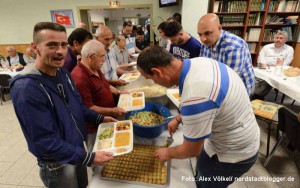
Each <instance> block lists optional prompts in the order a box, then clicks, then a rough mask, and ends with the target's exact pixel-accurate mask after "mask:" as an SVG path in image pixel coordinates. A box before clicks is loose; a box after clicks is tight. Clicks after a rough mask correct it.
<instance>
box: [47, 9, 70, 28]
mask: <svg viewBox="0 0 300 188" xmlns="http://www.w3.org/2000/svg"><path fill="white" fill-rule="evenodd" d="M50 13H51V19H52V22H53V23H57V24H60V25H63V26H65V27H75V22H74V17H73V11H72V10H71V9H70V10H50Z"/></svg>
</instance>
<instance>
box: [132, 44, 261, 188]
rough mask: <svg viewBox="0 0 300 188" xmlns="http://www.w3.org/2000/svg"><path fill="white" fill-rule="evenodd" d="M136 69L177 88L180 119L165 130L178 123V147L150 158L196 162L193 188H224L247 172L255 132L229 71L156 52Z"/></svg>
mask: <svg viewBox="0 0 300 188" xmlns="http://www.w3.org/2000/svg"><path fill="white" fill-rule="evenodd" d="M137 66H138V69H139V70H140V72H141V74H142V75H143V76H145V77H146V78H147V79H152V80H153V81H154V82H156V83H158V84H160V85H162V86H165V87H171V86H174V85H178V86H179V93H180V96H181V102H180V105H181V115H177V117H176V118H175V119H173V120H172V121H171V122H170V123H169V124H168V128H169V131H170V133H171V134H173V133H174V131H175V130H176V129H177V127H178V125H179V123H181V122H182V123H183V125H184V126H183V128H182V129H183V136H184V141H183V143H182V144H181V145H178V146H176V147H172V148H161V149H159V150H157V151H156V153H155V155H156V157H159V158H160V159H161V160H162V161H167V160H171V159H172V158H177V159H184V158H189V157H196V156H197V157H198V160H197V161H198V163H197V167H196V171H197V180H199V181H197V182H196V183H197V187H227V186H228V185H229V184H231V183H232V182H233V181H234V180H235V178H237V177H240V176H241V175H242V174H244V173H245V172H247V171H248V170H249V169H250V168H251V166H252V165H253V164H254V163H255V161H256V159H257V152H258V149H259V143H260V130H259V127H258V124H257V122H256V119H255V116H254V113H253V110H252V107H251V103H250V99H249V97H248V94H247V91H246V90H245V86H244V84H243V82H242V80H241V79H240V77H239V76H238V75H237V74H236V73H235V72H234V71H233V70H232V69H230V68H229V67H228V66H226V65H224V64H223V63H221V62H218V61H216V60H213V59H211V58H205V57H197V58H192V59H184V60H183V61H181V60H179V59H176V58H174V56H173V55H172V54H170V53H168V52H167V51H166V50H165V49H164V48H163V47H159V46H152V47H150V48H146V49H144V50H143V51H142V52H141V53H140V55H139V57H138V59H137ZM218 177H219V178H220V179H221V181H218V180H220V179H218V180H215V178H218ZM223 178H225V180H224V179H223ZM203 179H210V180H211V181H201V180H203ZM222 179H223V181H222Z"/></svg>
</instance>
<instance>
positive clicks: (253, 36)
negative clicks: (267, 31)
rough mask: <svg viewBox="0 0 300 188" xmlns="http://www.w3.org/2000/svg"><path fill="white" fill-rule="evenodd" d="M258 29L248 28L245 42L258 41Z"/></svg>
mask: <svg viewBox="0 0 300 188" xmlns="http://www.w3.org/2000/svg"><path fill="white" fill-rule="evenodd" d="M260 31H261V29H260V28H250V29H249V31H248V32H247V38H246V40H247V41H258V40H259V35H260Z"/></svg>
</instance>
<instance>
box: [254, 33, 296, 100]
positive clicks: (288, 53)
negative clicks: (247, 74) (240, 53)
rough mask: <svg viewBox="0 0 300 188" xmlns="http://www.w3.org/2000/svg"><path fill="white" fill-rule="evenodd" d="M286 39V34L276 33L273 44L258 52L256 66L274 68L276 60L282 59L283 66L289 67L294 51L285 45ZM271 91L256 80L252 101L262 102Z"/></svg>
mask: <svg viewBox="0 0 300 188" xmlns="http://www.w3.org/2000/svg"><path fill="white" fill-rule="evenodd" d="M287 39H288V33H287V32H285V31H278V32H277V34H276V36H275V38H274V43H272V44H267V45H265V46H264V47H263V48H262V49H261V51H260V52H259V56H258V59H257V63H258V66H259V67H261V68H267V67H270V66H275V65H276V62H277V58H278V57H280V58H283V61H284V62H283V65H286V66H288V65H290V64H291V62H292V60H293V58H294V49H293V48H292V47H291V46H289V45H286V44H285V43H286V41H287ZM271 90H272V86H270V85H269V84H268V83H267V82H266V81H264V80H262V79H259V78H257V79H256V81H255V90H254V95H253V96H252V99H261V100H264V97H265V96H266V95H267V94H268V93H269V92H270V91H271Z"/></svg>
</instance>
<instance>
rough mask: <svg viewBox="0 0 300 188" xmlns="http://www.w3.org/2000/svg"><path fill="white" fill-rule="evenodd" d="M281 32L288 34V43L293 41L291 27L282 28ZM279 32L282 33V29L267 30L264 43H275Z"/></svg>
mask: <svg viewBox="0 0 300 188" xmlns="http://www.w3.org/2000/svg"><path fill="white" fill-rule="evenodd" d="M281 30H282V31H286V32H287V34H288V41H292V40H293V32H292V28H291V27H282V28H281ZM278 31H280V29H265V31H264V36H263V41H273V40H274V38H275V36H276V34H277V32H278Z"/></svg>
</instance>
